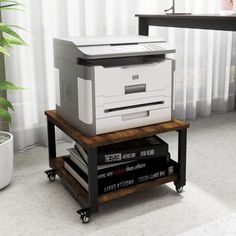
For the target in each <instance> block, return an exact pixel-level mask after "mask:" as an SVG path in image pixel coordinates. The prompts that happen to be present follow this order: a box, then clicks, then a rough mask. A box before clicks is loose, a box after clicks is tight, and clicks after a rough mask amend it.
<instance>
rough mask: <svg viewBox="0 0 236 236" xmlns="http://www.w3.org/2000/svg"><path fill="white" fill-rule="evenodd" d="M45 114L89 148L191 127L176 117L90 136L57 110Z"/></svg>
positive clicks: (75, 139)
mask: <svg viewBox="0 0 236 236" xmlns="http://www.w3.org/2000/svg"><path fill="white" fill-rule="evenodd" d="M45 114H46V116H47V118H48V120H49V121H50V122H52V123H53V124H54V125H56V126H57V127H58V128H60V129H61V130H62V131H63V132H65V133H66V134H67V135H68V136H70V137H71V138H72V139H73V140H74V141H76V142H80V143H82V145H83V146H85V147H87V148H93V147H100V146H104V145H108V144H112V143H118V142H123V141H128V140H131V139H137V138H143V137H147V136H151V135H155V134H160V133H165V132H170V131H177V130H181V129H186V128H189V124H188V123H187V122H185V121H182V120H177V119H174V120H172V121H169V122H165V123H161V124H154V125H148V126H143V127H138V128H133V129H127V130H121V131H116V132H112V133H107V134H101V135H96V136H91V137H88V136H86V135H84V134H82V133H81V132H80V131H79V130H77V129H75V128H74V127H73V126H72V125H71V124H70V123H69V122H67V121H66V120H64V119H63V118H62V117H60V116H59V115H58V114H57V113H56V111H55V110H50V111H46V112H45Z"/></svg>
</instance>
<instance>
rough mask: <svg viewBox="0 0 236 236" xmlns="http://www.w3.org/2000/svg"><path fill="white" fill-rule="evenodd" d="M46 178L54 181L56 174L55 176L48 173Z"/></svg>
mask: <svg viewBox="0 0 236 236" xmlns="http://www.w3.org/2000/svg"><path fill="white" fill-rule="evenodd" d="M48 179H49V180H50V181H51V182H53V181H55V179H56V176H55V175H49V176H48Z"/></svg>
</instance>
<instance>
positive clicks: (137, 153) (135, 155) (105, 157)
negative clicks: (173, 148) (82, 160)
mask: <svg viewBox="0 0 236 236" xmlns="http://www.w3.org/2000/svg"><path fill="white" fill-rule="evenodd" d="M167 154H168V145H165V144H162V145H157V146H156V147H153V146H152V147H146V148H141V149H134V150H128V151H127V150H126V151H118V152H105V153H98V165H103V164H109V163H110V164H111V163H116V162H124V161H133V160H137V159H139V160H140V159H151V158H153V157H160V156H165V155H167Z"/></svg>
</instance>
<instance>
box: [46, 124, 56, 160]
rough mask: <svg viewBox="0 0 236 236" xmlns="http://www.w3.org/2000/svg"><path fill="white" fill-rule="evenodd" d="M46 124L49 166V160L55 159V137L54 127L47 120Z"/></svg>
mask: <svg viewBox="0 0 236 236" xmlns="http://www.w3.org/2000/svg"><path fill="white" fill-rule="evenodd" d="M47 124H48V155H49V164H50V159H51V158H55V157H56V136H55V125H54V124H53V123H51V122H50V121H49V120H47Z"/></svg>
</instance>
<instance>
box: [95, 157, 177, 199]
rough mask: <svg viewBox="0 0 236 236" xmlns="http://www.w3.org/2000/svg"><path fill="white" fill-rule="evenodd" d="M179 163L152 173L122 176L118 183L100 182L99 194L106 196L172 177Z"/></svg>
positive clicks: (173, 163)
mask: <svg viewBox="0 0 236 236" xmlns="http://www.w3.org/2000/svg"><path fill="white" fill-rule="evenodd" d="M176 170H177V163H176V162H174V161H172V164H171V165H168V166H166V167H163V168H161V169H157V170H155V171H150V172H146V173H136V174H135V175H133V176H122V178H118V179H117V180H116V181H114V180H113V181H99V182H98V194H104V193H108V192H112V191H116V190H119V189H123V188H126V187H129V186H133V185H137V184H141V183H145V182H148V181H150V180H154V179H159V178H163V177H165V176H170V175H173V174H174V173H176Z"/></svg>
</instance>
